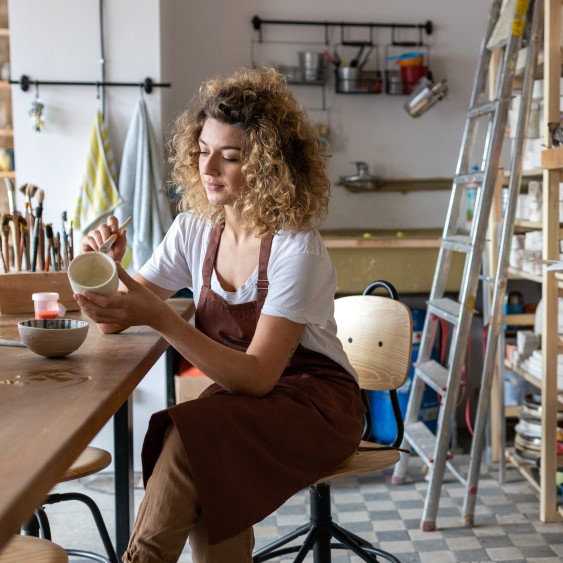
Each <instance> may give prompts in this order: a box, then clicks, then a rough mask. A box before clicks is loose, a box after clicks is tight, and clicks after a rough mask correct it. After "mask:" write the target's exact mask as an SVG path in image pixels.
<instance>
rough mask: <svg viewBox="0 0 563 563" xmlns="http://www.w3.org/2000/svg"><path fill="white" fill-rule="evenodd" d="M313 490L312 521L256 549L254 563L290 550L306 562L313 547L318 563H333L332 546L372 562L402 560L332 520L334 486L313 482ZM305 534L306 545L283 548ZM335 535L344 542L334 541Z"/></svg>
mask: <svg viewBox="0 0 563 563" xmlns="http://www.w3.org/2000/svg"><path fill="white" fill-rule="evenodd" d="M309 491H310V492H309V494H310V499H311V518H310V521H309V523H308V524H306V525H304V526H301V527H300V528H298V529H296V530H294V531H293V532H291V533H289V534H287V535H286V536H284V537H283V538H280V539H279V540H276V541H274V542H272V543H271V544H269V545H267V546H266V547H263V548H261V549H259V550H257V551H255V552H254V554H253V556H252V561H253V563H261V562H262V561H268V560H270V559H274V558H276V557H280V556H282V555H286V554H288V553H296V554H297V555H296V557H295V559H294V563H302V561H304V559H305V557H306V555H307V554H308V553H309V552H310V551H311V550H313V561H314V563H330V562H331V560H332V559H331V550H332V549H349V550H351V551H352V552H353V553H355V554H356V555H357V556H358V557H360V558H361V559H362V560H363V561H367V562H368V563H373V562H378V561H379V559H378V557H380V558H383V559H386V560H387V561H390V562H391V563H400V561H399V559H397V558H396V557H394V556H393V555H391V554H390V553H387V552H386V551H383V550H381V549H379V548H377V547H374V546H373V545H372V544H371V543H370V542H368V541H366V540H364V539H363V538H361V537H360V536H357V535H356V534H354V533H353V532H350V531H349V530H345V529H344V528H342V527H341V526H339V525H338V524H335V523H334V522H333V521H332V515H331V507H330V487H329V486H328V485H327V484H326V483H321V484H319V485H313V486H312V487H310V489H309ZM305 534H307V535H306V537H305V539H304V541H303V544H302V545H300V546H299V545H298V546H291V547H286V548H283V549H279V548H281V547H282V546H284V545H286V544H287V543H289V542H291V541H292V540H294V539H297V538H298V537H300V536H303V535H305ZM332 538H334V539H335V540H337V541H338V542H340V543H331V540H332Z"/></svg>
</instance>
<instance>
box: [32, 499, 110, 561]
mask: <svg viewBox="0 0 563 563" xmlns="http://www.w3.org/2000/svg"><path fill="white" fill-rule="evenodd" d="M67 500H75V501H78V502H81V503H83V504H85V505H86V506H87V507H88V509H89V510H90V513H91V514H92V517H93V518H94V522H95V524H96V528H97V529H98V533H99V535H100V538H101V540H102V543H103V545H104V549H105V551H106V553H107V558H106V557H101V556H100V555H97V554H95V553H91V552H88V551H81V550H77V549H67V550H66V551H67V553H68V554H69V555H77V556H80V557H86V558H88V559H93V560H94V561H100V562H102V563H104V562H107V561H109V562H110V563H119V560H118V558H117V554H116V553H115V549H114V547H113V544H112V543H111V538H110V537H109V533H108V531H107V528H106V525H105V523H104V519H103V518H102V513H101V512H100V509H99V508H98V505H97V504H96V503H95V502H94V501H93V500H92V499H91V498H90V497H89V496H87V495H84V494H82V493H54V494H50V495H49V496H48V497H47V499H46V500H45V502H44V503H43V504H56V503H58V502H64V501H67Z"/></svg>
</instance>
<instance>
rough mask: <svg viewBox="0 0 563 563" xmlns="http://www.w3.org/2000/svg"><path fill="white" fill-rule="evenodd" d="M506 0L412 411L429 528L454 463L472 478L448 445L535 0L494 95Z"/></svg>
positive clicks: (460, 166)
mask: <svg viewBox="0 0 563 563" xmlns="http://www.w3.org/2000/svg"><path fill="white" fill-rule="evenodd" d="M502 4H503V2H502V0H491V5H490V12H489V18H488V22H487V29H486V32H485V35H484V37H483V40H482V43H481V49H480V54H479V60H478V64H477V69H476V73H475V79H474V83H473V89H472V93H471V98H470V104H469V109H468V111H467V115H466V120H465V126H464V131H463V137H462V143H461V148H460V152H459V157H458V162H457V166H456V172H455V176H454V178H453V183H452V192H451V197H450V202H449V207H448V212H447V216H446V224H445V226H444V231H443V236H442V239H441V242H440V249H439V252H438V260H437V263H436V270H435V274H434V280H433V282H432V289H431V292H430V298H429V301H428V309H427V315H426V319H425V323H424V328H423V332H422V340H421V344H420V350H419V355H418V360H417V363H416V365H415V373H414V379H413V385H412V387H411V393H410V397H409V402H408V406H407V412H406V415H405V439H404V441H403V447H409V446H410V447H412V449H413V450H414V451H415V452H416V453H417V454H418V455H419V456H420V458H421V459H422V460H423V461H424V462H425V464H426V465H427V466H428V467H429V469H430V472H429V475H428V479H429V484H428V490H427V493H426V500H425V503H424V509H423V514H422V518H421V522H420V528H421V530H423V531H432V530H434V529H435V527H436V516H437V512H438V503H439V499H440V490H441V487H442V482H443V479H444V472H445V470H446V468H447V469H448V470H449V471H450V472H451V473H452V474H453V475H454V476H455V477H456V478H457V479H458V480H459V481H461V482H462V483H464V484H465V483H466V480H465V477H464V476H463V475H462V473H461V471H460V470H458V468H457V467H456V466H455V465H454V463H453V460H452V456H451V454H450V452H449V451H448V448H449V445H450V440H451V436H452V420H453V418H454V417H455V415H456V405H457V401H458V393H459V390H460V383H461V378H462V370H463V365H464V362H465V354H466V349H467V342H468V337H469V335H470V330H471V324H472V320H473V314H474V306H475V300H476V295H477V288H478V283H479V278H480V275H481V266H482V260H483V253H484V250H485V243H486V235H487V226H488V222H489V216H490V212H491V207H492V202H493V196H494V192H495V187H496V184H497V180H498V175H499V169H500V168H501V157H502V147H503V140H504V134H505V128H506V122H507V114H508V107H509V104H510V102H511V97H512V88H513V82H514V73H515V67H516V61H517V56H518V50H519V48H520V46H521V43H522V34H523V30H524V26H525V24H526V16H527V9H528V0H516V3H515V4H513V5H512V4H511V5H512V6H513V14H509V16H510V20H509V24H510V25H509V27H508V33H507V37H506V39H505V41H504V45H502V46H501V47H499V48H498V51H499V52H501V60H500V62H499V71H498V74H497V76H496V80H495V84H494V94H493V99H489V96H488V90H489V89H490V87H489V84H488V82H489V80H488V79H490V80H491V81H492V78H491V77H490V76H489V67H490V66H491V59H492V50H491V49H489V48H488V43H489V39H490V38H491V37H492V34H493V33H494V32H496V31H497V29H496V25H497V22H499V20H501V17H506V13H501V6H502ZM491 86H492V85H491ZM483 121H484V122H485V123H486V131H485V138H484V141H483V140H482V139H481V138H480V137H479V136H478V133H479V125H481V124H482V123H483ZM478 140H479V141H481V144H480V146H482V153H481V155H480V158H481V166H480V168H479V170H478V171H476V172H471V171H470V170H471V165H472V164H473V163H474V162H475V159H476V158H477V157H476V156H475V155H476V154H477V152H478V151H476V149H475V146H476V143H477V141H478ZM475 181H477V182H478V183H479V186H480V187H479V188H478V190H477V197H476V200H475V209H474V215H473V220H472V225H471V227H470V229H469V233H467V232H464V231H463V230H462V229H460V227H459V216H460V210H461V203H462V200H463V198H464V196H465V188H466V186H467V185H468V184H470V183H474V182H475ZM454 252H458V253H463V254H464V255H465V266H464V270H463V274H462V279H461V287H460V290H459V294H458V299H457V300H455V299H452V298H450V297H448V296H447V295H446V291H445V288H446V283H447V281H448V276H449V272H450V267H451V264H452V257H453V253H454ZM442 320H443V321H446V322H447V323H449V324H450V325H452V328H453V330H452V334H451V341H450V344H449V351H448V354H447V358H446V361H445V365H441V364H440V363H439V362H437V361H435V360H433V359H431V355H432V349H433V346H434V343H435V338H436V334H437V329H438V325H439V323H440V322H441V321H442ZM426 385H429V386H430V387H431V388H432V389H434V390H435V391H436V392H437V393H438V394H439V396H440V398H441V405H440V408H439V414H438V422H437V431H436V434H434V433H433V432H431V431H430V430H429V429H428V428H427V426H426V425H425V424H424V423H423V422H421V421H419V420H418V419H419V413H420V407H421V402H422V395H423V391H424V389H425V387H426ZM407 466H408V456H406V455H405V454H401V460H400V461H399V463H398V464H397V465H396V466H395V470H394V473H393V478H392V482H393V484H401V483H403V482H404V481H405V479H406V474H407Z"/></svg>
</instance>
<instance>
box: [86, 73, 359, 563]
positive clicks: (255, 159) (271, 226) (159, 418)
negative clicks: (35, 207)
mask: <svg viewBox="0 0 563 563" xmlns="http://www.w3.org/2000/svg"><path fill="white" fill-rule="evenodd" d="M171 161H172V163H173V173H172V177H173V180H174V181H175V182H176V183H177V184H178V185H181V186H182V187H183V190H184V191H183V196H182V200H181V210H182V211H183V213H180V214H179V215H178V216H177V218H176V220H175V222H174V224H173V226H172V227H171V229H170V230H169V232H168V233H167V235H166V236H165V238H164V240H163V242H162V244H161V245H160V246H159V247H158V248H157V250H156V251H155V252H154V255H153V256H152V258H151V259H150V260H149V261H148V262H147V263H146V264H145V265H144V266H143V267H142V268H141V270H140V271H139V272H138V273H137V274H136V275H135V276H134V278H131V277H130V276H129V275H128V274H127V273H126V272H125V271H124V270H123V269H122V268H121V267H120V266H118V270H119V277H120V279H121V281H122V284H123V285H124V288H123V289H122V290H120V291H119V292H118V293H116V294H115V295H113V296H110V297H103V296H98V295H95V294H90V293H86V294H85V295H84V296H80V295H77V296H75V297H76V299H77V301H78V304H79V305H80V307H81V309H82V310H83V311H84V312H85V313H86V314H87V315H89V316H90V317H91V318H92V319H93V320H94V321H96V322H97V323H98V324H99V325H100V328H101V330H102V331H104V332H117V331H120V330H123V329H124V328H126V327H129V326H133V325H149V326H151V327H153V328H154V329H156V330H157V331H159V332H160V333H161V334H162V335H163V336H164V337H165V338H166V339H167V341H168V342H169V343H170V344H171V345H172V346H173V347H174V348H175V349H176V350H177V351H178V352H179V353H180V354H182V355H183V356H184V357H185V358H187V359H188V360H189V362H190V363H191V364H193V365H194V366H196V367H197V368H199V369H200V370H201V371H203V372H204V373H205V374H207V375H208V376H209V377H210V378H211V379H212V380H213V381H214V384H212V385H211V386H210V387H209V388H208V389H207V390H206V391H204V393H203V394H202V396H201V397H200V398H199V399H196V400H194V401H189V402H187V403H182V404H179V405H176V406H175V407H172V408H170V409H167V410H165V411H162V412H159V413H156V414H155V415H153V417H152V418H151V422H150V425H149V429H148V432H147V436H146V438H145V443H144V445H143V453H142V457H143V477H144V481H145V486H146V492H145V496H144V499H143V502H142V505H141V507H140V510H139V514H138V516H137V520H136V522H135V527H134V531H133V535H132V537H131V541H130V544H129V546H128V549H127V552H126V553H125V555H124V559H123V560H124V561H127V562H129V561H131V562H133V561H134V562H159V563H162V562H168V561H177V559H178V557H179V556H180V554H181V551H182V549H183V547H184V545H185V542H186V539H187V538H188V536H189V541H190V545H191V547H192V551H193V554H194V561H197V562H198V563H202V562H228V563H237V562H250V561H252V558H251V554H252V548H253V545H254V535H253V532H252V525H253V524H254V523H256V522H258V521H260V520H261V519H263V518H264V517H266V516H267V515H268V514H270V513H271V512H273V511H274V510H275V509H276V508H278V507H279V506H280V505H281V504H283V503H284V502H285V501H286V500H287V499H288V498H289V497H290V496H291V495H293V494H294V493H295V492H297V491H298V490H300V489H302V488H304V487H306V486H308V485H310V484H311V483H313V482H315V481H316V480H318V479H319V478H320V477H321V476H322V475H323V474H326V473H328V472H330V471H331V470H333V469H335V468H336V467H338V466H339V465H340V464H341V463H342V462H343V461H344V460H345V459H347V458H348V457H349V456H350V455H351V454H353V452H354V451H355V450H356V448H357V445H358V443H359V441H360V434H361V426H362V425H361V421H362V416H363V414H364V407H363V404H362V401H361V397H360V393H359V388H358V385H357V376H356V374H355V372H354V370H353V368H352V367H351V365H350V364H349V362H348V360H347V358H346V355H345V353H344V351H343V349H342V346H341V344H340V342H339V341H338V339H337V337H336V326H335V322H334V318H333V299H334V292H335V288H336V279H335V271H334V267H333V265H332V263H331V261H330V258H329V256H328V253H327V251H326V249H325V247H324V245H323V242H322V239H321V237H320V235H319V233H318V231H317V230H315V228H314V227H315V225H316V224H317V223H318V222H319V221H320V220H321V219H322V218H324V216H325V214H326V210H327V204H328V198H329V181H328V179H327V177H326V174H325V155H323V154H322V152H321V149H320V146H319V142H318V138H317V135H316V133H315V130H314V128H313V127H312V126H311V125H310V124H309V122H308V121H307V118H306V114H305V112H304V111H303V110H302V108H300V107H299V105H298V104H297V102H296V101H295V99H294V98H293V96H292V94H291V92H290V90H289V89H288V88H287V85H286V84H285V80H284V78H283V76H281V75H280V74H278V73H277V72H276V71H274V70H271V69H270V70H250V69H241V70H239V71H238V72H236V73H235V74H234V75H233V76H232V77H230V78H215V79H212V80H209V81H208V82H206V83H204V84H203V85H202V87H201V88H200V92H199V97H198V98H197V99H196V100H195V101H194V102H193V103H192V105H191V107H190V108H189V109H188V110H186V111H185V112H184V113H183V114H182V115H181V116H180V117H179V118H178V120H177V123H176V128H175V132H174V135H173V137H172V140H171ZM113 232H118V227H117V221H116V219H115V217H110V218H109V220H108V223H107V225H102V226H101V227H100V228H99V229H98V230H96V231H92V232H90V233H88V236H87V237H85V239H84V241H83V244H82V248H83V251H92V250H97V249H98V248H99V246H100V245H101V244H102V242H103V241H104V240H106V239H107V238H108V237H109V236H110V235H111V234H112V233H113ZM125 245H126V240H125V232H124V231H121V232H119V238H118V240H117V242H116V243H115V245H114V246H113V249H112V252H113V257H114V258H115V260H116V261H118V262H119V260H120V259H121V258H122V257H123V254H124V252H125ZM184 287H189V288H191V289H192V291H193V294H194V301H195V304H196V317H195V321H196V323H195V324H196V327H195V328H194V327H193V326H191V325H190V324H189V323H187V322H186V321H184V320H183V319H182V318H181V317H179V316H178V315H177V314H176V313H174V312H173V311H172V309H171V308H170V307H169V306H168V305H167V304H166V302H165V299H166V298H168V297H170V296H172V295H173V294H174V293H176V292H177V291H178V290H179V289H181V288H184ZM321 444H322V445H321Z"/></svg>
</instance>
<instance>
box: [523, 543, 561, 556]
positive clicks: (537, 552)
mask: <svg viewBox="0 0 563 563" xmlns="http://www.w3.org/2000/svg"><path fill="white" fill-rule="evenodd" d="M519 549H520V552H521V553H522V555H523V556H524V557H527V558H532V557H533V558H534V559H536V558H537V559H539V558H540V557H557V554H556V553H555V551H553V549H551V548H550V547H549V545H529V546H526V545H523V546H521V547H519Z"/></svg>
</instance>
